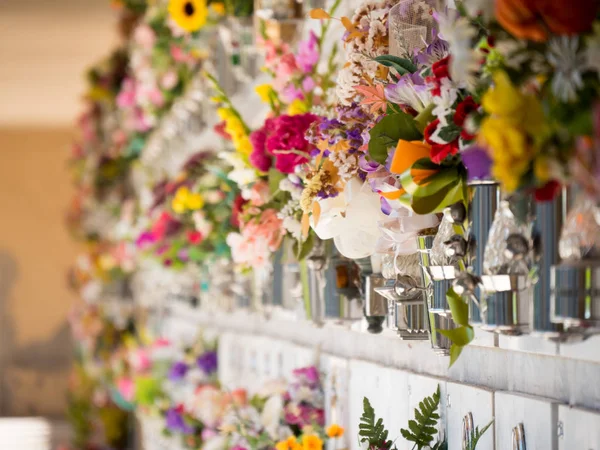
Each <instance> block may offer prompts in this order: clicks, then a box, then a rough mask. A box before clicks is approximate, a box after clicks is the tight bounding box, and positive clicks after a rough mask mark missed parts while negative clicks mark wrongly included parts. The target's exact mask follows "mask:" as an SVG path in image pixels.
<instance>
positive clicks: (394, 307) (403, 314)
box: [389, 302, 429, 341]
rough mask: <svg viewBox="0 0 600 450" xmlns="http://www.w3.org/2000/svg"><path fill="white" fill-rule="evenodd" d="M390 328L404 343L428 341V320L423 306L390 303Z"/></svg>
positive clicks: (422, 304)
mask: <svg viewBox="0 0 600 450" xmlns="http://www.w3.org/2000/svg"><path fill="white" fill-rule="evenodd" d="M389 320H390V324H391V325H390V328H392V329H393V330H395V331H396V332H397V333H398V336H399V337H400V339H402V340H405V341H426V340H428V339H429V318H428V317H427V309H426V308H425V304H424V303H421V304H420V305H415V304H403V303H401V302H391V303H390V317H389Z"/></svg>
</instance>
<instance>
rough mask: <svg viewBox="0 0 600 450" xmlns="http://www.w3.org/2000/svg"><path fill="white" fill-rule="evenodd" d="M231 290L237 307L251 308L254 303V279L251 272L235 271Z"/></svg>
mask: <svg viewBox="0 0 600 450" xmlns="http://www.w3.org/2000/svg"><path fill="white" fill-rule="evenodd" d="M231 291H232V292H233V304H234V307H235V309H238V310H240V309H241V310H249V309H250V307H251V305H252V279H251V276H250V274H242V273H235V274H234V276H233V286H232V287H231Z"/></svg>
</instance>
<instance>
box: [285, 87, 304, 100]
mask: <svg viewBox="0 0 600 450" xmlns="http://www.w3.org/2000/svg"><path fill="white" fill-rule="evenodd" d="M279 94H280V95H281V98H282V100H283V101H284V102H286V103H291V102H293V101H294V100H304V93H303V92H302V89H300V88H297V87H296V86H294V85H293V84H288V85H286V86H285V87H283V88H282V89H281V90H280V91H279Z"/></svg>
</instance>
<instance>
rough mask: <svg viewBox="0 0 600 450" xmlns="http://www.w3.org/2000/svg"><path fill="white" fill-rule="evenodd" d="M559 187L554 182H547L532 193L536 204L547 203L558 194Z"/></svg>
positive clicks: (556, 182) (557, 183) (558, 184)
mask: <svg viewBox="0 0 600 450" xmlns="http://www.w3.org/2000/svg"><path fill="white" fill-rule="evenodd" d="M561 187H562V186H561V185H560V183H559V182H558V181H556V180H550V181H548V182H547V183H546V184H545V185H544V186H542V187H541V188H537V189H536V190H535V192H534V196H535V201H536V202H549V201H551V200H552V199H554V197H556V195H557V194H558V193H559V192H560V189H561Z"/></svg>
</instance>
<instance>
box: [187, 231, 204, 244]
mask: <svg viewBox="0 0 600 450" xmlns="http://www.w3.org/2000/svg"><path fill="white" fill-rule="evenodd" d="M187 239H188V242H189V243H190V244H192V245H198V244H199V243H200V242H202V240H203V239H204V236H203V235H202V233H200V232H199V231H188V232H187Z"/></svg>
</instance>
